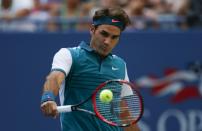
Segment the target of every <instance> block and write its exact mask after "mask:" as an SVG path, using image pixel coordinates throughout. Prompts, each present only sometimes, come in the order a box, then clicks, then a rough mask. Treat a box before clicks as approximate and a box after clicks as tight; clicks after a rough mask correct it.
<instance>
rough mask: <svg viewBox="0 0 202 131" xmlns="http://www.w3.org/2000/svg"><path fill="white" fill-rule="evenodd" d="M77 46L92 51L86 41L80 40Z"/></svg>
mask: <svg viewBox="0 0 202 131" xmlns="http://www.w3.org/2000/svg"><path fill="white" fill-rule="evenodd" d="M79 46H80V47H81V48H83V49H85V50H87V51H89V52H92V51H93V48H91V47H90V46H89V44H87V43H86V42H84V41H81V43H80V45H79Z"/></svg>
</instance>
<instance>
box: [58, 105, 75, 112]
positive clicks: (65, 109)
mask: <svg viewBox="0 0 202 131" xmlns="http://www.w3.org/2000/svg"><path fill="white" fill-rule="evenodd" d="M57 110H58V112H59V113H64V112H72V105H66V106H58V107H57Z"/></svg>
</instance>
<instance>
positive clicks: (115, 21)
mask: <svg viewBox="0 0 202 131" xmlns="http://www.w3.org/2000/svg"><path fill="white" fill-rule="evenodd" d="M117 22H120V21H118V20H115V19H112V23H117Z"/></svg>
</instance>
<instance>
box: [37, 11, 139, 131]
mask: <svg viewBox="0 0 202 131" xmlns="http://www.w3.org/2000/svg"><path fill="white" fill-rule="evenodd" d="M129 24H130V19H129V17H128V15H127V14H126V13H125V12H124V11H123V10H122V9H120V8H107V9H100V10H97V11H96V12H95V14H94V16H93V24H92V25H91V27H90V34H91V40H90V43H86V42H84V41H82V42H81V43H80V45H79V46H78V47H74V48H62V49H60V50H59V51H58V52H57V53H56V54H55V56H54V58H53V63H52V70H51V72H50V74H49V75H48V76H47V79H46V81H45V84H44V87H43V94H42V99H41V110H42V112H43V113H44V115H46V116H52V117H57V115H58V112H57V109H56V108H57V104H56V102H55V97H56V96H58V94H59V96H60V103H61V105H72V104H77V103H80V102H81V101H83V100H85V99H86V98H88V97H89V96H90V95H91V94H92V92H93V91H94V90H95V88H96V87H97V86H98V85H99V84H100V83H103V82H105V81H106V80H111V79H125V80H129V78H128V75H127V68H126V63H125V61H124V60H123V59H121V58H120V57H118V56H116V55H113V54H112V53H111V51H112V49H113V48H114V47H115V46H116V45H117V44H118V42H119V38H120V35H121V32H122V31H124V29H125V28H126V26H128V25H129ZM87 105H88V104H87ZM85 108H86V107H85ZM88 108H89V109H90V108H92V107H91V104H90V103H89V106H88ZM60 119H61V125H62V131H122V130H131V131H138V130H139V129H138V127H137V125H134V126H131V127H128V128H121V127H115V126H110V125H108V124H106V123H105V122H103V121H101V120H100V119H98V118H96V117H94V116H92V115H89V114H88V113H85V112H79V111H78V112H71V113H63V114H61V115H60Z"/></svg>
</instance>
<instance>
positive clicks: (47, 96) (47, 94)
mask: <svg viewBox="0 0 202 131" xmlns="http://www.w3.org/2000/svg"><path fill="white" fill-rule="evenodd" d="M46 101H55V95H54V93H53V92H52V91H44V92H43V94H42V97H41V103H44V102H46Z"/></svg>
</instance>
